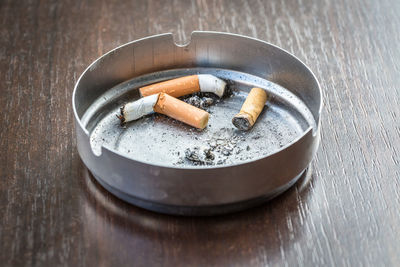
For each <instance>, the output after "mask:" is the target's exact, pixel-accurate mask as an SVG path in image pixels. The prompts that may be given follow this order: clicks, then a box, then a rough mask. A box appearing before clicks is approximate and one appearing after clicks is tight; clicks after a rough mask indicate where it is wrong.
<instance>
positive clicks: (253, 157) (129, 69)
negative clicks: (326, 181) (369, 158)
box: [72, 32, 322, 215]
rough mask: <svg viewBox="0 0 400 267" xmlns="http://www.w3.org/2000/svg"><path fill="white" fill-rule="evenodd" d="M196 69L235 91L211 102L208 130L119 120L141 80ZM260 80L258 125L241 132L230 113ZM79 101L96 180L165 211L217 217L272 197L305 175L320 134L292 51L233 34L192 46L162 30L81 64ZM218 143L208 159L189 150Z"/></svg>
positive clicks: (81, 138)
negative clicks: (262, 98)
mask: <svg viewBox="0 0 400 267" xmlns="http://www.w3.org/2000/svg"><path fill="white" fill-rule="evenodd" d="M191 74H212V75H214V76H217V77H219V78H221V79H223V80H225V81H227V82H228V84H229V87H230V89H231V90H232V92H233V93H232V94H231V95H230V96H227V97H225V98H224V99H222V100H221V101H217V103H215V104H214V105H212V106H210V107H209V108H208V110H209V112H210V114H211V116H210V121H209V125H208V126H207V128H206V129H204V130H203V131H197V130H195V129H193V128H191V127H189V126H186V125H184V124H182V123H180V122H177V121H174V120H172V119H169V118H167V117H165V116H163V115H158V114H155V115H150V116H147V117H146V118H143V119H141V120H137V121H135V122H132V123H128V124H127V125H126V126H125V127H122V126H120V124H119V120H118V118H116V114H118V110H119V108H120V107H121V105H123V104H124V103H126V102H128V101H132V100H135V99H138V98H139V97H140V96H139V93H138V90H137V89H138V88H139V87H142V86H144V85H147V84H151V83H155V82H158V81H163V80H168V79H172V78H176V77H180V76H185V75H191ZM252 87H260V88H263V89H265V90H266V91H267V92H268V95H269V100H268V102H267V104H266V107H265V108H264V111H263V112H262V114H261V115H260V117H259V119H258V120H257V123H256V124H255V126H254V128H253V129H252V130H251V131H248V132H241V131H239V130H237V129H236V128H235V127H234V126H233V125H232V123H231V120H232V117H233V116H234V115H235V114H236V113H237V112H238V111H239V110H240V107H241V104H242V103H243V101H244V99H245V98H246V95H247V93H248V92H249V90H250V89H251V88H252ZM72 102H73V109H74V115H75V121H76V134H77V146H78V151H79V155H80V157H81V158H82V161H83V162H84V163H85V165H86V166H87V167H88V169H89V170H90V172H91V173H92V174H93V176H94V177H95V178H96V180H97V181H98V182H99V183H100V184H101V185H102V186H104V187H105V188H106V189H107V190H108V191H110V192H111V193H112V194H114V195H115V196H117V197H119V198H121V199H123V200H125V201H127V202H130V203H132V204H134V205H137V206H140V207H143V208H145V209H149V210H153V211H157V212H162V213H169V214H180V215H213V214H220V213H227V212H233V211H237V210H241V209H244V208H247V207H250V206H254V205H256V204H258V203H261V202H263V201H266V200H267V199H270V198H272V197H274V196H276V195H278V194H280V193H282V192H283V191H285V190H286V189H288V188H289V187H290V186H291V185H293V184H294V183H295V182H296V181H297V179H298V178H299V177H300V176H301V175H302V174H303V172H304V171H305V170H306V169H307V167H308V165H309V164H310V161H311V160H312V158H313V156H314V154H315V152H316V150H317V147H318V144H319V138H320V137H319V136H320V135H319V128H320V126H319V125H320V113H321V108H322V97H321V90H320V87H319V84H318V81H317V80H316V78H315V76H314V75H313V73H312V72H311V71H310V70H309V69H308V68H307V66H305V65H304V64H303V63H302V62H301V61H300V60H298V59H297V58H296V57H294V56H292V55H290V54H289V53H287V52H286V51H284V50H282V49H280V48H278V47H276V46H274V45H271V44H269V43H266V42H263V41H260V40H257V39H253V38H249V37H245V36H240V35H235V34H228V33H218V32H193V33H192V36H191V41H190V43H189V44H186V45H176V44H175V43H174V41H173V37H172V34H162V35H155V36H151V37H148V38H143V39H140V40H137V41H133V42H130V43H127V44H125V45H122V46H120V47H118V48H116V49H114V50H112V51H110V52H108V53H107V54H105V55H103V56H102V57H100V58H99V59H97V60H96V61H94V62H93V63H92V64H91V65H90V66H89V67H88V68H87V69H86V70H85V71H84V72H83V74H82V75H81V77H80V78H79V80H78V82H77V83H76V86H75V89H74V93H73V100H72ZM210 147H212V148H213V149H214V148H217V149H216V150H215V151H216V152H215V153H217V154H218V153H219V154H218V155H217V156H216V160H215V162H212V163H210V164H208V165H205V164H198V163H199V162H192V161H190V158H189V159H188V158H187V157H186V156H187V155H186V154H187V153H186V151H188V150H189V151H190V150H199V151H201V150H202V149H208V148H210ZM194 163H196V164H194ZM200 163H201V162H200Z"/></svg>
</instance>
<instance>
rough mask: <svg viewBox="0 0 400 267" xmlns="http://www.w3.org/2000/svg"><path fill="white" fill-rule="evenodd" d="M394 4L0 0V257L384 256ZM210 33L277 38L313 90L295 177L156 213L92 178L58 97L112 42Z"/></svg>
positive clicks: (330, 261)
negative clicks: (319, 100)
mask: <svg viewBox="0 0 400 267" xmlns="http://www.w3.org/2000/svg"><path fill="white" fill-rule="evenodd" d="M399 12H400V2H399V1H397V0H383V1H373V0H369V1H362V0H349V1H346V0H338V1H333V0H331V1H329V0H323V1H307V0H297V1H291V0H283V1H261V0H251V1H229V0H224V1H222V0H214V1H206V0H197V1H195V0H193V1H178V0H174V1H168V2H166V1H153V0H151V1H145V0H142V1H139V0H137V1H110V0H99V1H94V0H84V1H72V0H69V1H55V0H54V1H50V0H42V1H34V0H29V1H14V0H3V1H0V35H1V38H0V86H1V87H0V89H1V91H0V109H1V113H0V123H1V124H0V125H1V128H0V149H1V150H0V152H1V153H0V178H1V179H0V262H1V265H2V266H57V265H68V266H98V265H99V266H125V265H135V266H159V265H165V266H189V265H193V266H204V265H214V266H264V265H271V266H274V265H277V266H282V265H283V266H296V265H303V266H398V265H400V241H399V240H400V212H399V210H400V149H399V147H400V103H399V102H400V89H399V88H400V87H399V84H400V49H399V43H400V31H399V28H400V16H398V14H399ZM193 30H215V31H226V32H233V33H238V34H244V35H248V36H253V37H257V38H260V39H263V40H266V41H269V42H271V43H273V44H276V45H278V46H281V47H283V48H284V49H287V50H288V51H290V52H292V53H293V54H295V55H296V56H298V57H299V58H300V59H301V60H303V61H304V62H305V63H306V64H307V65H309V66H310V68H311V69H312V70H313V71H314V72H315V74H316V76H317V77H318V79H319V81H320V83H321V86H322V88H323V90H324V97H325V107H324V113H323V120H322V143H321V147H320V150H319V152H318V154H317V157H316V159H315V160H314V161H313V163H312V168H311V172H310V174H309V175H308V176H307V177H305V178H304V179H303V180H302V181H301V182H300V183H298V184H297V185H296V187H294V188H293V189H291V190H290V191H288V192H287V193H285V194H284V195H282V196H280V197H278V198H277V199H275V200H273V201H271V202H270V203H268V204H266V205H263V206H262V207H259V208H255V209H252V210H249V211H245V212H241V213H238V214H231V215H227V216H220V217H215V218H179V217H170V216H164V215H158V214H154V213H151V212H147V211H144V210H141V209H138V208H135V207H132V206H130V205H127V204H125V203H123V202H121V201H119V200H117V199H116V198H114V197H113V196H111V195H110V194H109V193H107V192H106V191H105V190H103V189H102V188H101V187H100V186H99V185H98V184H97V183H96V182H94V180H93V179H92V178H91V176H90V174H89V173H88V172H87V170H86V169H85V167H84V166H83V164H82V163H81V161H80V159H79V156H78V154H77V150H76V143H75V137H74V126H73V116H72V110H71V94H72V89H73V85H74V83H75V82H76V80H77V77H78V76H79V75H80V73H81V72H82V71H83V70H84V68H85V67H86V66H87V65H89V64H90V63H91V62H92V61H93V60H94V59H96V58H97V57H99V56H100V55H102V54H103V53H105V52H107V51H108V50H110V49H112V48H114V47H116V46H118V45H121V44H123V43H125V42H128V41H131V40H135V39H138V38H141V37H145V36H148V35H152V34H157V33H164V32H173V33H174V36H175V39H176V40H177V42H180V43H184V42H187V41H188V39H189V36H190V32H191V31H193Z"/></svg>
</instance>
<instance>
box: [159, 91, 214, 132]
mask: <svg viewBox="0 0 400 267" xmlns="http://www.w3.org/2000/svg"><path fill="white" fill-rule="evenodd" d="M153 109H154V111H155V112H158V113H161V114H164V115H167V116H168V117H171V118H173V119H176V120H178V121H182V122H184V123H186V124H189V125H190V126H193V127H196V128H198V129H204V128H205V127H206V126H207V123H208V118H209V116H210V114H209V113H208V112H206V111H204V110H202V109H199V108H196V107H194V106H192V105H189V104H187V103H185V102H183V101H181V100H179V99H177V98H175V97H172V96H170V95H168V94H164V93H160V94H159V96H158V101H157V103H156V104H155V106H154V108H153Z"/></svg>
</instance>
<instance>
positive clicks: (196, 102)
mask: <svg viewBox="0 0 400 267" xmlns="http://www.w3.org/2000/svg"><path fill="white" fill-rule="evenodd" d="M225 82H226V83H227V84H226V87H225V91H224V95H223V96H222V97H221V98H219V97H218V96H216V95H215V94H212V93H194V94H191V95H188V96H184V97H182V98H181V100H183V101H184V102H186V103H188V104H190V105H192V106H195V107H198V108H201V109H204V110H206V111H209V107H210V106H211V105H213V104H216V103H219V102H220V101H223V99H225V98H228V97H231V96H232V95H233V94H234V90H235V89H234V86H233V82H232V81H225Z"/></svg>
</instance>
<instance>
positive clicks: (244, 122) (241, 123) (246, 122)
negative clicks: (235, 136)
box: [232, 115, 253, 131]
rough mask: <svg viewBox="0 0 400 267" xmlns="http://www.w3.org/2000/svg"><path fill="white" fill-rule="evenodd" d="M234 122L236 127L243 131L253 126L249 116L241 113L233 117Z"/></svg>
mask: <svg viewBox="0 0 400 267" xmlns="http://www.w3.org/2000/svg"><path fill="white" fill-rule="evenodd" d="M232 123H233V125H234V126H235V127H236V128H238V129H239V130H241V131H248V130H250V129H251V127H252V126H253V124H252V123H251V122H250V119H249V118H248V117H245V116H240V115H239V116H236V117H233V119H232Z"/></svg>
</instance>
